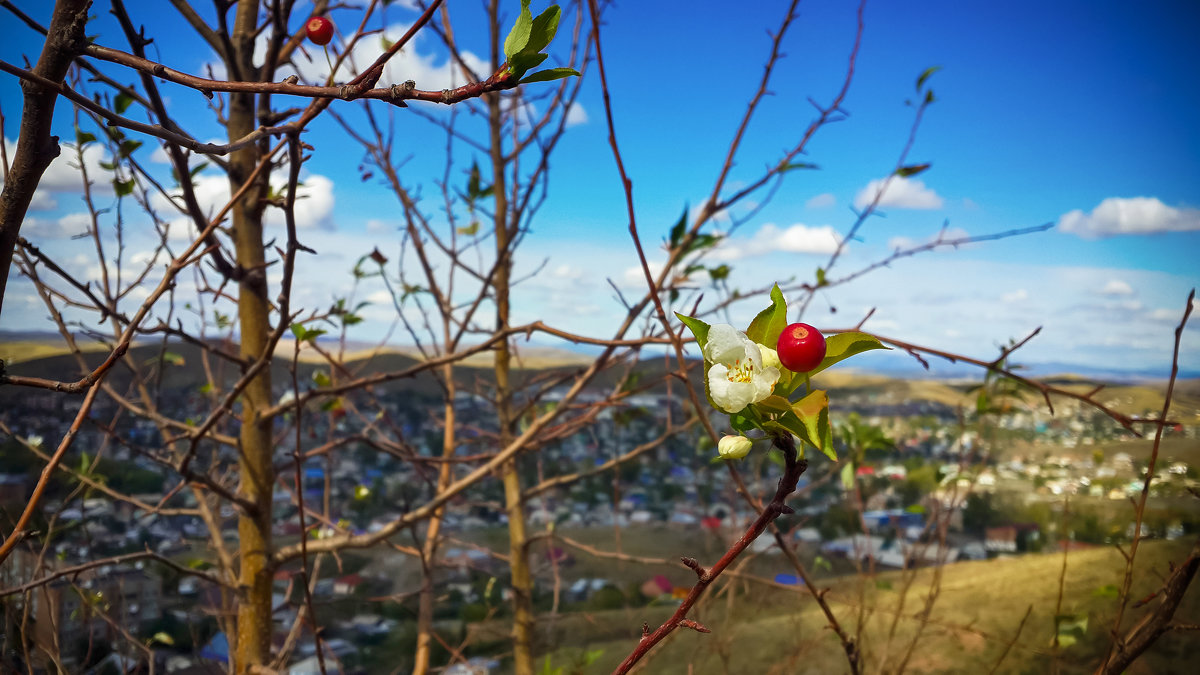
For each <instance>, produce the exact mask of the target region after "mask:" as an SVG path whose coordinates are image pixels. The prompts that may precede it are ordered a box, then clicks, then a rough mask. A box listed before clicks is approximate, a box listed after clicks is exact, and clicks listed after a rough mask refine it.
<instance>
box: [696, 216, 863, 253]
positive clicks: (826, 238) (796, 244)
mask: <svg viewBox="0 0 1200 675" xmlns="http://www.w3.org/2000/svg"><path fill="white" fill-rule="evenodd" d="M841 241H842V238H841V236H840V235H839V234H838V233H837V232H836V231H835V230H834V229H833V227H831V226H829V225H821V226H819V227H818V226H808V225H803V224H801V223H796V224H795V225H792V226H790V227H788V228H786V229H782V230H781V229H779V227H777V226H776V225H774V224H772V223H768V224H766V225H763V226H762V227H761V228H759V230H758V232H756V233H755V234H754V236H753V237H751V238H750V239H727V240H725V241H724V242H722V243H721V244H720V246H719V247H718V248H717V250H716V253H715V255H714V257H715V258H717V259H719V260H738V259H740V258H749V257H754V256H760V255H765V254H768V253H774V252H786V253H812V254H818V255H828V254H830V253H833V252H834V251H836V250H837V247H838V245H839V244H840V243H841Z"/></svg>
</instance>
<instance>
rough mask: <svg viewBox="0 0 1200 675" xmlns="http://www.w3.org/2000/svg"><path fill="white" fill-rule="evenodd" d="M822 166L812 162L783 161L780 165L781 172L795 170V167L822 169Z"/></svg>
mask: <svg viewBox="0 0 1200 675" xmlns="http://www.w3.org/2000/svg"><path fill="white" fill-rule="evenodd" d="M820 168H821V167H819V166H817V165H816V164H813V163H812V162H783V163H781V164H780V165H779V169H778V171H779V173H784V172H786V171H794V170H795V169H820Z"/></svg>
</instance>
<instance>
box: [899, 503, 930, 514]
mask: <svg viewBox="0 0 1200 675" xmlns="http://www.w3.org/2000/svg"><path fill="white" fill-rule="evenodd" d="M904 510H905V511H907V512H909V513H925V507H924V506H922V505H921V504H910V505H908V506H906V507H904Z"/></svg>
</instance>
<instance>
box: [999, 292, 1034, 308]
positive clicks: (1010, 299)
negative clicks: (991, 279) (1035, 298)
mask: <svg viewBox="0 0 1200 675" xmlns="http://www.w3.org/2000/svg"><path fill="white" fill-rule="evenodd" d="M1028 299H1029V291H1027V290H1025V289H1024V288H1018V289H1017V290H1015V291H1011V292H1008V293H1005V294H1003V295H1001V296H1000V301H1001V302H1003V303H1005V304H1009V305H1012V304H1016V303H1018V302H1024V301H1026V300H1028Z"/></svg>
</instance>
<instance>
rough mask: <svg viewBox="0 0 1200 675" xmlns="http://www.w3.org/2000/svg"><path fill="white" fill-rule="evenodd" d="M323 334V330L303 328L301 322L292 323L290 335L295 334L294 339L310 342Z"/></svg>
mask: <svg viewBox="0 0 1200 675" xmlns="http://www.w3.org/2000/svg"><path fill="white" fill-rule="evenodd" d="M324 334H325V331H323V330H319V329H313V328H305V327H304V324H301V323H294V324H292V335H295V336H296V339H297V340H299V341H301V342H312V341H313V340H316V339H317V338H319V337H321V336H322V335H324Z"/></svg>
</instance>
